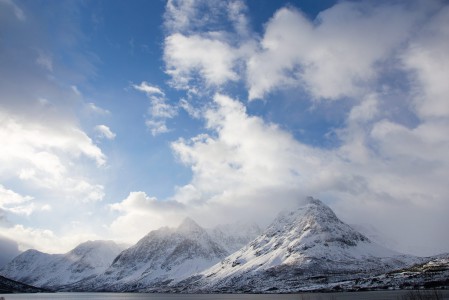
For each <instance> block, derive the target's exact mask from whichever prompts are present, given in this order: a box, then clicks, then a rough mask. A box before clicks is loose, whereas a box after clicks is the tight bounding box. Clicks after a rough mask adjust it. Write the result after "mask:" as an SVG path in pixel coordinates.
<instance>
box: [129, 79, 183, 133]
mask: <svg viewBox="0 0 449 300" xmlns="http://www.w3.org/2000/svg"><path fill="white" fill-rule="evenodd" d="M133 88H134V89H136V90H138V91H140V92H143V93H145V94H146V95H147V97H148V99H150V107H149V109H148V118H147V119H146V120H145V125H146V126H147V127H148V128H149V129H150V131H151V134H152V135H153V136H156V135H158V134H161V133H165V132H168V131H169V128H168V127H167V124H166V122H167V120H168V119H171V118H173V117H175V116H176V115H177V114H178V108H177V107H176V106H174V105H171V104H169V103H168V100H167V98H166V97H165V93H164V92H163V91H162V90H161V89H160V88H159V87H157V86H153V85H150V84H148V83H147V82H145V81H142V82H141V83H140V84H139V85H135V84H134V85H133Z"/></svg>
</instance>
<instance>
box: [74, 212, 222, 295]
mask: <svg viewBox="0 0 449 300" xmlns="http://www.w3.org/2000/svg"><path fill="white" fill-rule="evenodd" d="M228 254H229V253H228V252H227V251H226V249H224V248H223V247H222V246H220V245H219V244H218V243H216V242H215V241H214V240H213V239H212V238H211V237H210V236H209V234H208V233H207V231H206V230H204V229H203V228H202V227H200V226H199V225H198V224H197V223H195V221H193V220H192V219H190V218H186V219H185V220H184V221H183V222H182V223H181V224H180V225H179V227H177V228H168V227H164V228H161V229H158V230H154V231H151V232H150V233H148V234H147V235H146V236H145V237H143V238H142V239H141V240H140V241H139V242H137V244H136V245H134V246H132V247H130V248H128V249H126V250H124V251H123V252H122V253H120V255H119V256H117V258H116V259H115V260H114V262H113V263H112V265H111V266H110V267H109V268H108V269H107V270H106V271H105V272H104V273H103V274H101V275H99V276H97V277H96V278H91V279H89V280H85V281H83V282H80V283H79V284H76V285H73V286H70V287H67V289H69V290H97V291H98V290H100V291H128V290H132V291H139V290H146V289H148V288H149V287H155V286H159V285H164V286H165V285H167V284H168V283H170V282H172V281H177V280H181V279H184V278H186V277H189V276H191V275H192V274H196V273H199V272H201V271H204V270H205V269H207V268H209V267H210V266H212V265H214V264H216V263H217V262H219V261H220V260H222V259H223V258H224V257H226V256H227V255H228Z"/></svg>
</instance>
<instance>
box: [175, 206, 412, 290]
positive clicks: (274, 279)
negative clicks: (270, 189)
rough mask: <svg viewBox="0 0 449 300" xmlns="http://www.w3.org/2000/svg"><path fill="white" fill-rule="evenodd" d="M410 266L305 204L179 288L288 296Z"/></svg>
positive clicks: (322, 208) (327, 212)
mask: <svg viewBox="0 0 449 300" xmlns="http://www.w3.org/2000/svg"><path fill="white" fill-rule="evenodd" d="M414 261H415V260H414V258H413V257H410V256H405V255H401V254H399V253H397V252H394V251H392V250H388V249H386V248H383V247H381V246H379V245H377V244H375V243H373V242H371V241H370V240H369V239H368V238H367V237H365V236H364V235H362V234H360V233H358V232H357V231H355V230H354V229H353V228H351V227H350V226H349V225H347V224H345V223H343V222H342V221H340V220H339V219H338V218H337V216H336V215H335V214H334V212H333V211H332V210H331V209H330V208H329V207H328V206H326V205H325V204H323V203H322V202H321V201H319V200H316V199H313V198H309V199H308V200H307V202H306V203H305V204H304V205H303V206H300V207H298V208H297V209H296V211H292V212H283V213H281V214H280V215H279V216H278V217H277V218H276V219H275V220H274V222H273V223H272V224H271V225H270V226H269V227H268V228H267V229H266V230H265V231H264V233H263V234H261V235H260V236H259V237H257V238H256V239H255V240H253V241H252V242H251V243H249V244H248V245H247V246H245V247H243V248H242V249H240V250H239V251H237V252H235V253H233V254H232V255H230V256H229V257H227V258H226V259H224V260H223V261H222V262H221V263H218V264H216V265H214V266H213V267H211V268H210V269H208V270H205V271H203V272H202V273H201V274H200V276H195V277H192V278H189V279H187V280H185V281H183V282H181V283H180V284H178V286H177V288H178V289H179V290H187V291H202V292H212V291H216V292H245V291H251V292H263V291H282V292H287V291H292V290H301V289H312V288H313V286H314V285H316V284H323V283H329V282H337V281H341V280H345V279H350V278H356V277H358V276H366V275H367V274H380V273H383V272H386V271H389V270H394V269H398V268H401V267H405V266H407V265H410V264H411V263H413V262H414Z"/></svg>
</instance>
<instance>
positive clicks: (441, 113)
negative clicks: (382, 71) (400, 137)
mask: <svg viewBox="0 0 449 300" xmlns="http://www.w3.org/2000/svg"><path fill="white" fill-rule="evenodd" d="M448 26H449V7H448V6H446V7H444V8H442V9H440V10H439V11H438V12H437V13H436V14H435V15H433V16H432V18H431V19H430V21H429V22H428V23H426V24H425V26H423V27H422V28H420V30H419V31H418V33H417V36H416V38H414V39H413V40H412V41H411V43H410V45H409V46H408V48H407V49H406V51H405V53H403V54H402V61H403V63H404V67H405V68H407V69H408V70H411V71H412V72H413V75H414V79H415V80H414V82H413V84H415V85H417V86H419V87H420V88H419V89H417V90H416V93H417V95H416V96H415V106H416V110H417V113H418V115H419V117H421V118H434V117H447V116H449V100H448V95H449V84H447V79H446V78H448V76H449V57H448V55H447V53H448V51H449V43H448V41H449V32H448V30H447V29H446V28H448Z"/></svg>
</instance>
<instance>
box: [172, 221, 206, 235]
mask: <svg viewBox="0 0 449 300" xmlns="http://www.w3.org/2000/svg"><path fill="white" fill-rule="evenodd" d="M177 231H178V232H180V233H196V234H199V233H203V232H204V229H203V228H202V227H201V226H200V225H198V223H196V222H195V221H194V220H193V219H191V218H190V217H186V218H185V219H184V220H183V221H182V222H181V224H179V226H178V228H177Z"/></svg>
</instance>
